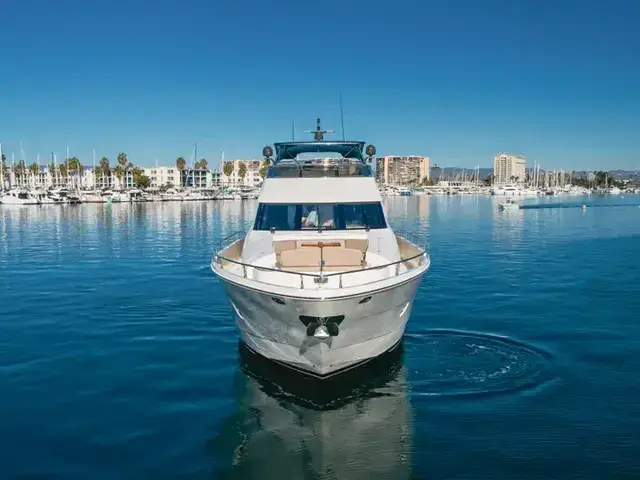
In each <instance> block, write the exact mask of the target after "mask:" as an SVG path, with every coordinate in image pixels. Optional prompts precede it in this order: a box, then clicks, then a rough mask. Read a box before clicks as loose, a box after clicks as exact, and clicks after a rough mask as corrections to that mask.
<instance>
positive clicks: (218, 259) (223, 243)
mask: <svg viewBox="0 0 640 480" xmlns="http://www.w3.org/2000/svg"><path fill="white" fill-rule="evenodd" d="M394 234H395V236H396V239H398V238H399V239H402V240H404V241H406V242H408V243H410V244H411V245H412V246H414V247H416V248H417V249H418V250H419V253H417V254H415V255H412V256H410V257H405V258H401V259H400V260H397V261H395V262H390V263H386V264H384V265H375V266H372V267H366V268H359V269H355V270H347V271H343V272H335V273H325V272H323V271H322V265H320V273H306V272H294V271H291V270H283V269H279V268H271V267H264V266H260V265H255V264H251V263H245V262H242V261H239V260H234V259H232V258H228V257H225V256H223V255H220V254H219V253H218V252H221V251H222V250H224V249H226V248H228V247H230V246H232V245H234V244H235V243H237V242H239V241H243V240H244V236H245V235H246V232H243V231H237V232H234V233H232V234H230V235H227V236H226V237H224V238H222V239H221V240H219V241H218V242H216V244H215V245H216V246H215V247H214V252H213V258H212V260H211V266H212V267H213V264H214V263H215V264H217V265H219V267H220V268H221V269H222V270H224V266H223V265H222V261H225V262H229V263H232V264H235V265H239V266H241V267H242V277H243V278H247V268H253V269H255V270H257V271H260V272H275V273H284V274H288V275H297V276H299V277H300V288H301V289H304V278H305V277H309V278H313V281H314V283H318V284H320V285H323V284H326V283H327V281H328V279H329V278H331V277H339V286H338V288H343V286H342V278H343V275H351V274H354V273H362V272H370V271H374V270H381V269H384V268H389V267H394V266H395V267H396V268H395V270H394V272H395V273H394V276H398V275H400V274H401V272H400V265H401V264H403V263H404V264H407V263H408V262H412V261H413V260H416V259H419V261H418V264H417V265H415V266H412V267H411V268H408V269H407V270H406V271H405V272H402V273H407V272H409V271H411V270H414V269H415V268H417V267H419V266H422V265H424V264H425V263H426V262H428V263H430V262H431V258H430V256H429V254H428V252H427V246H428V242H424V245H425V246H424V247H420V246H419V245H418V244H417V243H415V241H419V240H418V239H419V237H418V236H417V235H415V234H413V233H404V234H403V235H400V233H399V232H394ZM239 237H240V238H239ZM407 237H409V238H411V239H413V240H414V241H411V240H409V239H408V238H407ZM232 239H235V240H233V241H230V240H232ZM421 243H422V242H421ZM382 280H385V279H384V278H383V279H376V280H373V281H371V282H366V283H362V284H360V285H369V284H371V283H376V282H380V281H382ZM258 281H259V282H261V283H267V284H268V283H269V282H265V281H263V280H258Z"/></svg>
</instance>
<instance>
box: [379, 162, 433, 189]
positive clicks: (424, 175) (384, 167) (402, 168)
mask: <svg viewBox="0 0 640 480" xmlns="http://www.w3.org/2000/svg"><path fill="white" fill-rule="evenodd" d="M430 164H431V160H430V159H429V157H423V156H419V155H408V156H397V155H388V156H385V157H378V158H376V180H377V182H378V183H382V184H389V185H419V184H421V183H422V182H423V181H424V180H426V179H428V178H429V170H430V168H429V167H430Z"/></svg>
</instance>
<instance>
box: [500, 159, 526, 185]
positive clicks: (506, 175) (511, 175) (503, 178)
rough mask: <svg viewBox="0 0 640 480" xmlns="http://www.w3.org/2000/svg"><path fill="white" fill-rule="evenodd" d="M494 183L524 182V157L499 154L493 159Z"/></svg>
mask: <svg viewBox="0 0 640 480" xmlns="http://www.w3.org/2000/svg"><path fill="white" fill-rule="evenodd" d="M493 175H494V183H510V182H524V179H525V157H524V156H522V155H512V154H509V153H501V154H499V155H496V156H495V157H493Z"/></svg>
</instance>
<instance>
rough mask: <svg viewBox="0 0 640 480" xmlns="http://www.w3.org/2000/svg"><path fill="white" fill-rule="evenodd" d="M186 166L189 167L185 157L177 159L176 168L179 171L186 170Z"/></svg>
mask: <svg viewBox="0 0 640 480" xmlns="http://www.w3.org/2000/svg"><path fill="white" fill-rule="evenodd" d="M186 166H187V162H186V161H185V159H184V158H183V157H178V158H176V168H177V169H178V170H184V168H185V167H186Z"/></svg>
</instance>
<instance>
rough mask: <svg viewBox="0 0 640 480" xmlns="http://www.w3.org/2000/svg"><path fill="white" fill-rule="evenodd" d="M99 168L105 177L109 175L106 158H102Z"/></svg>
mask: <svg viewBox="0 0 640 480" xmlns="http://www.w3.org/2000/svg"><path fill="white" fill-rule="evenodd" d="M100 168H101V169H102V171H103V172H104V174H105V175H108V174H109V172H110V168H109V159H108V158H107V157H102V158H101V159H100Z"/></svg>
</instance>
